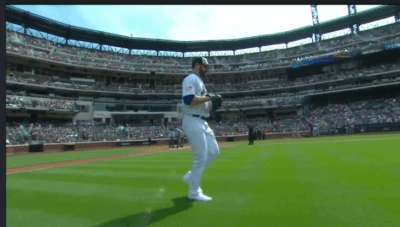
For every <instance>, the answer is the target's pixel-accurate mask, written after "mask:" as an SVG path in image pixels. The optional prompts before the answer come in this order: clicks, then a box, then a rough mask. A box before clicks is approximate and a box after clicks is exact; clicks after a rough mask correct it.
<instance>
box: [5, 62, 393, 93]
mask: <svg viewBox="0 0 400 227" xmlns="http://www.w3.org/2000/svg"><path fill="white" fill-rule="evenodd" d="M398 69H400V64H398V63H386V64H381V65H377V66H372V67H368V68H362V69H352V70H350V69H341V70H339V71H338V72H337V73H332V72H328V71H326V72H324V73H323V74H319V75H313V76H307V77H299V78H296V79H295V80H275V81H267V80H265V81H261V82H259V83H256V84H250V83H244V84H227V85H220V84H211V85H209V86H208V87H207V88H208V89H209V90H210V91H212V92H233V91H250V90H260V89H268V88H270V89H273V88H287V87H292V86H301V85H309V84H315V83H321V82H328V81H334V80H340V79H349V78H357V77H364V76H367V75H370V74H375V73H382V72H386V71H391V70H398ZM397 79H399V78H397ZM6 81H9V82H20V83H27V84H36V85H44V86H54V87H63V88H71V89H81V90H101V91H112V92H126V93H136V94H137V93H180V92H182V91H181V88H180V86H173V85H165V86H161V85H157V86H156V87H155V89H151V88H150V87H149V86H141V85H133V84H128V83H127V84H115V83H114V84H111V85H108V86H106V85H105V84H102V83H99V82H97V83H96V84H79V83H76V82H73V81H70V80H65V79H64V80H63V81H62V82H61V81H59V80H56V79H54V78H52V77H48V76H41V75H28V74H19V73H16V74H12V75H11V74H9V72H6ZM380 81H381V82H387V81H385V79H383V80H380V79H379V78H378V79H377V80H376V81H374V82H373V84H377V83H379V82H380ZM368 85H369V84H368ZM356 86H366V85H364V84H345V85H339V86H331V88H329V90H336V89H345V88H347V87H349V88H350V87H356ZM310 92H312V90H311V91H307V90H303V91H300V92H299V93H298V94H293V95H301V94H307V93H310Z"/></svg>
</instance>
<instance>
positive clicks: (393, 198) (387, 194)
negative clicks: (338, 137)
mask: <svg viewBox="0 0 400 227" xmlns="http://www.w3.org/2000/svg"><path fill="white" fill-rule="evenodd" d="M380 146H384V145H380ZM326 149H327V151H330V152H327V154H329V156H330V160H331V162H332V163H342V165H339V166H337V167H336V168H332V169H331V170H332V171H333V172H334V174H336V175H337V176H338V178H340V179H341V180H343V181H345V182H347V183H348V184H349V185H351V186H352V187H353V188H355V189H356V190H358V193H359V195H363V196H364V197H365V198H367V199H369V201H371V202H372V203H373V204H374V205H375V206H377V207H380V208H381V209H384V210H386V211H387V212H388V215H387V216H393V218H395V220H396V221H400V210H399V204H400V194H399V191H398V190H399V188H400V176H399V175H397V174H394V173H392V174H391V173H390V172H391V171H390V170H391V169H398V168H399V165H398V163H397V165H390V164H389V163H387V162H381V166H380V167H377V166H375V167H371V166H370V165H369V161H365V162H364V163H359V162H356V163H357V164H354V163H349V162H348V160H349V159H345V158H344V156H343V155H342V154H340V155H339V154H338V153H337V152H335V150H337V149H333V148H332V147H329V148H326ZM346 155H349V154H348V153H347V154H346ZM350 157H351V159H353V160H354V159H355V158H354V156H353V155H352V154H350ZM344 159H345V160H346V161H347V162H346V163H344V161H343V160H344ZM351 159H350V160H351ZM361 160H362V159H361ZM364 160H369V159H367V158H365V156H364ZM375 160H376V159H375ZM383 165H385V166H383ZM382 168H384V169H385V170H386V171H381V169H382ZM387 170H389V171H387ZM344 172H346V174H344ZM389 213H390V215H389ZM389 220H390V219H389Z"/></svg>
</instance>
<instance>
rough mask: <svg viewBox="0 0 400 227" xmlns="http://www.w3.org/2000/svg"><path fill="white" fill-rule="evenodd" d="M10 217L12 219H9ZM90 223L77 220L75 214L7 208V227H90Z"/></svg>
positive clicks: (85, 220) (84, 219) (81, 219)
mask: <svg viewBox="0 0 400 227" xmlns="http://www.w3.org/2000/svg"><path fill="white" fill-rule="evenodd" d="M11 217H12V218H11ZM92 224H93V222H92V221H90V220H87V219H86V218H78V217H76V215H75V214H69V215H68V214H65V213H64V214H62V215H57V214H51V215H49V213H47V212H44V211H40V210H22V209H18V208H7V212H6V226H7V227H21V226H29V227H52V226H91V225H92Z"/></svg>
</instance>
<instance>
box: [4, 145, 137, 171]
mask: <svg viewBox="0 0 400 227" xmlns="http://www.w3.org/2000/svg"><path fill="white" fill-rule="evenodd" d="M141 149H143V148H128V149H110V150H99V151H81V152H65V153H54V154H38V155H29V156H14V157H7V160H6V161H7V169H10V168H19V167H27V166H35V165H41V164H50V163H59V162H67V161H75V160H86V159H92V158H104V157H111V156H116V155H125V154H131V153H135V152H137V151H139V150H141Z"/></svg>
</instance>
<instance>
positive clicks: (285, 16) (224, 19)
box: [14, 5, 378, 41]
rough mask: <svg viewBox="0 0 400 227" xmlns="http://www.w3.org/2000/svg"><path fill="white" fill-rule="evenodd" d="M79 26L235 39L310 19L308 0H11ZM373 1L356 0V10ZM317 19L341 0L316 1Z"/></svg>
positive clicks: (336, 10)
mask: <svg viewBox="0 0 400 227" xmlns="http://www.w3.org/2000/svg"><path fill="white" fill-rule="evenodd" d="M14 6H15V7H18V8H20V9H23V10H27V11H29V12H32V13H35V14H39V15H41V16H44V17H47V18H50V19H53V20H56V21H59V22H63V23H65V24H69V25H74V26H78V27H83V28H89V29H94V30H99V31H104V32H110V33H115V34H120V35H126V36H131V35H132V37H142V38H154V39H168V40H179V41H194V40H218V39H237V38H243V37H250V36H259V35H265V34H273V33H278V32H284V31H289V30H293V29H296V28H300V27H304V26H310V25H312V18H311V7H310V5H284V6H283V5H240V6H238V5H190V6H179V5H134V6H131V5H104V6H103V5H14ZM376 6H378V5H357V6H356V7H357V12H361V11H364V10H367V9H371V8H373V7H376ZM318 15H319V21H320V22H324V21H327V20H331V19H334V18H338V17H342V16H346V15H347V5H318Z"/></svg>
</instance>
